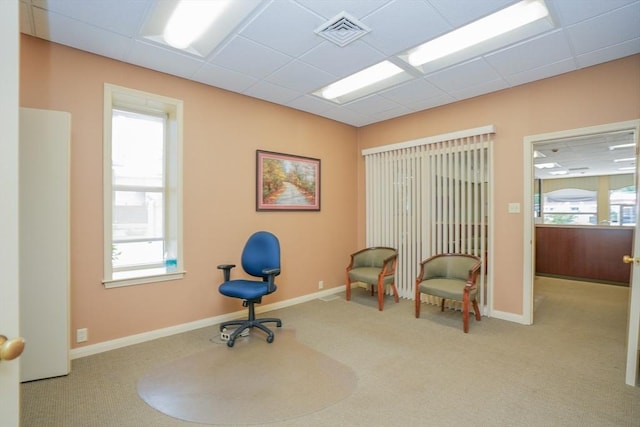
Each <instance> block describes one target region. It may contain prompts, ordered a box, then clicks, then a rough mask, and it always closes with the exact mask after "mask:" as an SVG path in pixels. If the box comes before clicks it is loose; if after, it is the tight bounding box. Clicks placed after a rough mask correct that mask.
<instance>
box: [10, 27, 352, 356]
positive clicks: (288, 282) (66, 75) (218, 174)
mask: <svg viewBox="0 0 640 427" xmlns="http://www.w3.org/2000/svg"><path fill="white" fill-rule="evenodd" d="M20 66H21V72H20V79H21V82H20V105H21V106H23V107H32V108H42V109H51V110H62V111H68V112H70V113H71V115H72V141H71V329H72V331H75V329H77V328H88V330H89V341H88V342H87V343H86V344H95V343H99V342H103V341H108V340H113V339H116V338H121V337H126V336H129V335H132V334H137V333H142V332H146V331H151V330H155V329H160V328H164V327H168V326H174V325H179V324H183V323H187V322H191V321H196V320H200V319H206V318H210V317H213V316H217V315H221V314H224V313H229V312H233V311H236V310H240V309H241V308H242V307H241V305H240V304H239V303H238V302H237V301H236V300H232V299H229V298H225V297H222V296H221V295H219V294H218V291H217V286H218V284H219V282H220V281H221V277H222V275H221V272H220V271H219V270H217V269H216V265H218V264H222V263H236V264H239V257H240V252H241V250H242V246H243V245H244V241H245V240H246V238H247V237H248V236H249V234H251V233H252V232H253V231H256V230H258V229H266V230H270V231H273V232H274V233H275V234H277V235H278V236H279V238H280V241H281V246H282V274H281V275H280V277H279V280H278V284H279V290H278V292H277V293H275V294H273V295H271V296H269V297H267V298H265V303H273V302H277V301H281V300H287V299H291V298H295V297H298V296H302V295H306V294H310V293H313V292H316V291H317V289H318V281H319V280H324V282H325V287H326V288H329V287H335V286H338V285H342V284H344V280H343V275H344V268H345V266H346V264H347V263H348V257H349V254H350V253H351V252H353V251H354V250H355V249H356V242H357V237H356V229H357V227H356V225H357V224H356V206H357V205H356V200H355V198H354V197H353V194H354V193H355V192H356V187H355V186H356V170H355V168H354V167H353V166H354V165H355V164H356V162H357V150H356V139H357V138H356V133H357V130H356V129H355V128H354V127H351V126H348V125H344V124H340V123H337V122H335V121H331V120H328V119H324V118H321V117H317V116H314V115H311V114H307V113H304V112H300V111H296V110H292V109H289V108H285V107H281V106H277V105H275V104H271V103H268V102H264V101H260V100H257V99H253V98H249V97H245V96H241V95H237V94H234V93H231V92H228V91H225V90H221V89H217V88H213V87H209V86H206V85H202V84H199V83H195V82H190V81H187V80H184V79H180V78H177V77H173V76H170V75H166V74H162V73H158V72H155V71H151V70H148V69H144V68H140V67H136V66H133V65H129V64H125V63H122V62H119V61H115V60H111V59H107V58H104V57H100V56H96V55H92V54H88V53H85V52H82V51H79V50H75V49H71V48H68V47H65V46H61V45H57V44H53V43H49V42H46V41H43V40H41V39H37V38H33V37H29V36H24V35H23V36H22V38H21V63H20ZM104 83H112V84H116V85H120V86H125V87H129V88H134V89H138V90H142V91H146V92H152V93H155V94H159V95H164V96H169V97H173V98H178V99H182V100H183V101H184V117H185V119H184V211H183V212H184V259H185V269H186V270H187V274H186V278H185V279H184V280H177V281H170V282H162V283H155V284H148V285H138V286H129V287H123V288H115V289H105V288H104V287H103V285H102V283H101V280H102V259H103V255H102V254H103V237H102V230H103V225H102V218H103V215H102V212H103V202H102V109H103V85H104ZM257 149H262V150H269V151H278V152H284V153H290V154H297V155H302V156H308V157H314V158H319V159H321V161H322V164H321V190H322V196H321V211H320V212H256V211H255V152H256V150H257ZM233 274H234V277H237V276H240V275H242V273H241V269H240V268H239V267H238V268H236V269H235V270H234V273H233ZM72 336H74V334H72ZM86 344H81V345H86ZM79 346H80V345H78V344H74V347H79Z"/></svg>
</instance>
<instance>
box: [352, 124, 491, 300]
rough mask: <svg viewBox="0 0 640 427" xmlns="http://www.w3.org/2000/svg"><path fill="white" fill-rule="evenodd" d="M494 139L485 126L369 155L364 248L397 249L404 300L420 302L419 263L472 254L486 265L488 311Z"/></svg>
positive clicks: (482, 289) (482, 287)
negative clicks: (445, 255) (417, 293)
mask: <svg viewBox="0 0 640 427" xmlns="http://www.w3.org/2000/svg"><path fill="white" fill-rule="evenodd" d="M494 132H495V131H494V127H493V126H485V127H482V128H476V129H470V130H467V131H461V132H456V133H453V134H447V135H440V136H436V137H429V138H423V139H420V140H416V141H410V142H406V143H399V144H393V145H389V146H384V147H377V148H374V149H367V150H363V152H362V154H363V156H364V158H365V176H366V244H367V246H390V247H394V248H396V249H398V253H399V255H398V265H397V270H396V286H397V288H398V293H399V295H400V297H402V298H408V299H413V298H414V297H415V280H416V276H417V275H418V270H419V264H420V261H422V260H424V259H426V258H428V257H430V256H432V255H435V254H439V253H466V254H472V255H476V256H478V257H480V258H481V259H482V271H481V274H480V276H479V280H478V282H479V283H478V286H479V289H478V291H479V292H478V295H479V296H480V298H479V301H478V303H479V304H480V306H481V307H485V306H486V301H487V300H488V299H487V297H488V296H487V289H486V283H487V269H486V266H487V263H486V258H487V253H488V252H489V251H488V245H489V241H490V239H489V238H488V236H489V231H490V230H489V223H490V221H489V220H490V215H489V214H490V203H489V196H490V190H491V182H490V177H491V174H490V173H489V172H490V170H489V168H490V158H491V143H492V135H493V133H494ZM425 298H426V299H425V301H427V302H430V303H434V304H437V303H438V301H439V299H438V298H436V297H428V298H427V297H425ZM453 307H454V308H459V307H458V306H457V305H455V304H454V305H453ZM483 311H484V310H483Z"/></svg>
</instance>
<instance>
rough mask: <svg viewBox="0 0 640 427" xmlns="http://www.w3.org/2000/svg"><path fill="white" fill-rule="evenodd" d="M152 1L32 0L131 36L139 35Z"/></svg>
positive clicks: (58, 12) (66, 14) (39, 5)
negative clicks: (139, 29)
mask: <svg viewBox="0 0 640 427" xmlns="http://www.w3.org/2000/svg"><path fill="white" fill-rule="evenodd" d="M151 3H152V1H151V0H127V1H114V0H111V1H105V0H102V1H96V0H93V1H87V0H32V4H34V5H36V6H38V8H40V9H48V10H49V11H51V12H55V13H57V14H59V15H63V16H66V17H68V18H71V19H74V20H78V21H81V22H84V23H86V24H90V25H93V26H96V27H99V28H102V29H104V30H108V31H113V32H115V33H118V34H121V35H125V36H129V37H133V36H135V35H136V34H137V32H138V28H139V26H140V25H142V22H143V20H144V18H145V13H146V11H147V8H148V7H149V5H150V4H151Z"/></svg>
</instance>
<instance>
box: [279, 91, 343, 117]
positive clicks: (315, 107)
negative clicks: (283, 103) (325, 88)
mask: <svg viewBox="0 0 640 427" xmlns="http://www.w3.org/2000/svg"><path fill="white" fill-rule="evenodd" d="M287 106H289V107H291V108H295V109H298V110H302V111H307V112H309V113H313V114H321V113H323V112H325V111H328V110H330V109H332V108H334V107H335V104H333V103H332V102H329V101H325V100H323V99H320V98H318V97H317V96H313V95H304V96H301V97H299V98H296V99H294V100H292V101H290V102H288V103H287Z"/></svg>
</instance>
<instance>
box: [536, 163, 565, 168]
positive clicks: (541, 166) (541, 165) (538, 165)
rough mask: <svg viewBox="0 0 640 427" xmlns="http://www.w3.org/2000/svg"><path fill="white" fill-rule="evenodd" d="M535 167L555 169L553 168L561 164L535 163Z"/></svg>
mask: <svg viewBox="0 0 640 427" xmlns="http://www.w3.org/2000/svg"><path fill="white" fill-rule="evenodd" d="M534 166H535V167H537V168H538V169H553V168H559V167H560V165H559V164H557V163H538V164H537V165H534Z"/></svg>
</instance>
